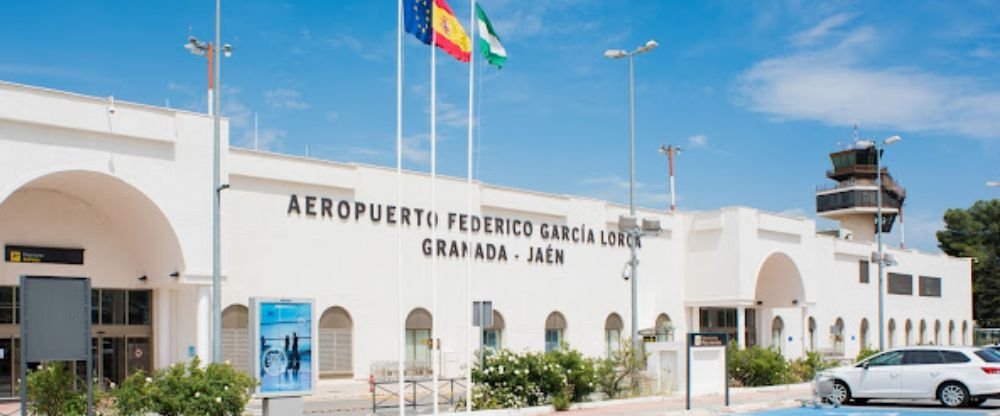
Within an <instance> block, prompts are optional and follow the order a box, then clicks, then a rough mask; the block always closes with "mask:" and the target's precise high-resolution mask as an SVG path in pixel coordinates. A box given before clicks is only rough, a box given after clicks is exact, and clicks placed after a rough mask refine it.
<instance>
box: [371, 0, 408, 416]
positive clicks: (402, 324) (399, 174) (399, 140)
mask: <svg viewBox="0 0 1000 416" xmlns="http://www.w3.org/2000/svg"><path fill="white" fill-rule="evenodd" d="M397 3H398V5H397V6H398V8H397V10H396V12H397V17H396V206H397V207H401V206H403V0H397ZM396 320H397V322H396V324H397V325H398V327H397V329H398V330H397V332H396V336H397V339H396V341H397V344H396V346H397V347H398V348H399V367H398V369H397V371H398V373H397V374H398V375H399V380H398V383H397V387H398V388H399V395H398V396H399V416H403V415H404V414H405V413H406V399H405V396H404V390H405V388H406V386H405V384H404V383H403V379H404V378H405V375H406V374H405V372H406V366H405V361H406V345H405V344H406V335H405V334H406V318H405V317H404V316H403V230H402V226H401V225H399V224H397V225H396ZM374 387H375V386H372V388H374ZM414 400H416V399H414Z"/></svg>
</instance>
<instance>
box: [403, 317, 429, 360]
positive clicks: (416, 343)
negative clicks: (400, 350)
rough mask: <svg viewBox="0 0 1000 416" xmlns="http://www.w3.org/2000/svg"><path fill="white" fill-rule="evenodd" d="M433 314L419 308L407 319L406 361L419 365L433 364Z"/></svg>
mask: <svg viewBox="0 0 1000 416" xmlns="http://www.w3.org/2000/svg"><path fill="white" fill-rule="evenodd" d="M431 323H432V320H431V314H430V312H427V310H426V309H423V308H417V309H414V310H413V311H411V312H410V314H409V315H407V317H406V361H407V362H409V363H413V364H418V365H430V363H431Z"/></svg>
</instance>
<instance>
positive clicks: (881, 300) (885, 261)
mask: <svg viewBox="0 0 1000 416" xmlns="http://www.w3.org/2000/svg"><path fill="white" fill-rule="evenodd" d="M900 140H903V138H901V137H899V136H891V137H888V138H886V139H884V140H882V142H881V143H880V142H876V141H874V140H859V141H858V143H857V144H858V146H859V147H861V148H863V149H867V148H874V149H875V175H876V178H877V179H876V180H877V181H878V184H877V186H878V193H877V202H876V204H877V206H878V208H877V213H876V214H875V215H876V217H875V221H876V225H875V227H876V229H875V232H876V234H877V235H878V254H877V256H873V257H874V259H875V261H877V262H878V348H879V350H882V351H885V268H886V266H892V265H895V264H896V262H895V261H894V260H892V259H891V257H887V256H886V255H885V253H883V252H882V151H883V150H884V148H885V146H888V145H891V144H893V143H896V142H898V141H900Z"/></svg>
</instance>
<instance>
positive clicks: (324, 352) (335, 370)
mask: <svg viewBox="0 0 1000 416" xmlns="http://www.w3.org/2000/svg"><path fill="white" fill-rule="evenodd" d="M353 330H354V321H353V320H352V319H351V315H350V314H349V313H347V310H346V309H344V308H341V307H339V306H333V307H330V308H327V309H326V310H325V311H323V315H321V316H320V318H319V375H320V377H351V376H353V374H354V361H353V357H354V343H353V339H354V337H353Z"/></svg>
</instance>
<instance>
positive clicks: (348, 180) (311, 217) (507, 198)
mask: <svg viewBox="0 0 1000 416" xmlns="http://www.w3.org/2000/svg"><path fill="white" fill-rule="evenodd" d="M212 131H213V123H212V119H211V118H210V117H207V116H205V115H204V114H194V113H189V112H184V111H178V110H174V109H167V108H159V107H151V106H145V105H137V104H131V103H125V102H118V101H114V100H111V99H106V98H95V97H87V96H80V95H75V94H71V93H65V92H59V91H51V90H46V89H40V88H35V87H28V86H23V85H15V84H9V83H0V244H3V245H4V248H5V250H4V256H5V258H4V260H3V262H0V350H2V351H4V352H5V353H2V354H0V397H2V396H10V395H13V394H14V393H15V392H13V391H11V389H12V388H13V386H14V383H13V381H14V380H15V377H16V374H17V373H16V371H17V368H18V365H19V363H18V362H17V357H18V354H16V353H15V352H16V351H17V348H18V346H19V339H18V337H19V316H18V313H17V308H18V306H19V305H18V302H19V292H18V288H17V285H18V279H19V277H20V276H23V275H24V276H67V277H81V276H82V277H89V278H91V279H92V285H93V288H94V290H93V294H94V303H93V306H94V309H95V310H94V313H93V316H92V323H93V337H94V338H93V339H94V345H95V351H96V352H97V354H96V356H95V358H96V360H97V361H96V362H97V367H96V368H97V371H98V373H99V375H100V376H101V377H103V378H105V379H108V380H119V379H121V378H122V377H123V376H124V375H125V374H127V372H128V371H130V370H132V369H135V368H144V369H151V368H159V367H163V366H166V365H169V364H171V363H174V362H178V361H184V360H188V359H189V358H190V357H193V356H195V355H198V356H201V357H202V358H207V357H210V356H211V343H212V340H211V274H212V273H211V270H212V256H211V253H212V189H211V184H212V154H213V152H212ZM227 137H228V126H227V124H226V123H225V121H224V123H223V150H222V152H221V157H222V177H223V183H224V184H228V185H229V186H228V188H227V189H224V190H222V191H221V192H222V194H221V195H222V196H221V204H222V216H221V218H222V253H223V256H222V275H223V284H222V299H223V308H224V310H223V315H222V327H223V339H222V342H223V349H224V356H225V357H226V358H227V359H229V360H231V361H232V362H233V363H235V364H236V365H238V366H242V367H245V366H247V365H248V360H249V359H248V356H249V352H248V347H249V343H250V341H249V336H248V330H247V327H248V309H247V306H248V299H249V298H250V297H255V296H269V297H287V298H311V299H314V300H315V306H316V312H315V313H316V317H317V319H315V323H316V326H317V328H316V330H315V331H314V333H317V334H318V335H319V337H318V339H317V340H313V345H315V348H316V349H318V351H316V352H314V356H316V357H318V361H319V362H318V369H319V372H320V376H321V377H353V378H367V377H368V375H369V373H370V372H371V371H372V370H373V368H376V367H378V366H380V365H387V366H388V365H394V364H392V363H395V362H397V360H398V355H399V340H400V338H401V336H400V329H401V328H400V327H401V326H402V325H404V324H405V337H402V338H404V342H405V343H406V362H407V364H408V365H409V366H410V367H411V368H414V369H417V368H420V367H421V366H422V365H425V364H427V363H428V362H429V361H430V360H431V356H432V354H431V352H430V350H429V348H428V346H427V345H428V344H427V343H426V342H424V341H425V340H426V339H427V338H428V337H429V336H430V333H431V329H432V325H436V326H437V328H434V333H435V336H436V337H437V338H438V339H439V340H440V344H439V345H440V360H441V364H442V369H443V370H442V371H444V372H445V373H446V374H451V375H454V376H460V375H461V374H462V372H461V370H460V369H461V368H462V366H464V365H465V361H466V359H465V357H466V351H467V331H468V330H469V329H468V328H469V325H468V317H467V316H468V310H469V308H470V305H469V303H468V302H469V298H468V297H467V293H471V297H472V299H475V300H490V301H492V302H493V307H494V310H495V313H494V325H493V327H492V328H489V329H488V330H487V331H486V334H487V335H486V343H487V344H488V345H490V346H492V347H503V348H509V349H513V350H524V349H530V350H545V349H546V348H552V347H553V346H554V345H558V344H559V342H562V341H565V342H568V343H569V344H570V345H571V346H573V347H574V348H577V349H579V350H581V351H582V352H584V353H585V354H587V355H592V356H599V355H603V354H605V353H606V352H607V350H608V349H609V348H613V347H614V346H615V345H617V343H618V339H619V336H622V335H627V334H628V333H630V328H629V324H628V323H629V322H631V318H630V289H629V282H626V281H624V280H623V279H622V274H623V266H624V265H625V263H626V261H627V260H628V258H629V247H628V245H629V244H631V243H632V240H631V239H630V238H628V237H626V236H625V235H624V234H622V233H620V232H619V231H618V218H619V216H620V215H622V214H626V213H627V211H628V209H627V207H624V206H621V205H618V204H613V203H609V202H607V201H600V200H594V199H589V198H582V197H574V196H566V195H553V194H545V193H540V192H534V191H528V190H519V189H510V188H505V187H501V186H495V185H490V184H485V183H479V182H473V183H472V185H471V186H469V185H467V183H466V181H465V180H464V179H456V178H438V179H437V181H436V189H437V191H436V194H437V198H436V201H432V199H431V192H430V189H431V181H430V178H429V176H428V175H426V174H423V173H414V172H406V173H404V174H403V175H402V177H401V178H400V177H399V176H397V173H396V171H395V169H392V168H383V167H376V166H366V165H359V164H354V163H340V162H330V161H323V160H314V159H308V158H302V157H296V156H288V155H280V154H273V153H266V152H258V151H252V150H247V149H239V148H234V147H230V146H229V145H228V144H226V143H228V140H227ZM865 155H866V154H865V153H864V152H862V151H860V150H859V151H847V152H846V153H845V152H841V153H840V154H834V155H831V157H832V158H833V161H834V170H833V171H831V172H828V174H827V176H828V177H829V178H830V179H833V180H835V181H837V184H836V185H835V186H832V187H830V188H829V189H822V190H820V191H818V192H817V209H818V210H819V211H820V214H822V215H826V216H829V217H830V218H834V219H838V220H840V221H841V224H842V228H844V229H845V230H847V231H848V232H839V233H833V235H828V234H824V233H817V231H816V225H815V222H814V221H812V220H809V219H804V218H794V217H788V216H783V215H779V214H774V213H767V212H761V211H758V210H756V209H753V208H747V207H729V208H722V209H720V210H717V211H709V212H676V213H673V212H670V211H665V210H652V209H640V210H639V211H638V217H640V218H652V219H658V220H659V221H660V224H661V226H662V228H663V231H662V232H660V233H659V234H658V235H655V236H646V237H643V238H642V239H641V241H639V248H638V252H639V258H640V260H641V266H640V268H639V302H638V317H637V318H638V322H639V328H640V329H641V330H642V331H641V333H642V334H643V335H644V337H645V338H646V339H647V340H648V341H649V342H656V343H663V344H667V345H669V344H680V343H683V342H684V337H683V334H684V333H686V332H689V331H695V330H711V331H723V332H727V333H730V334H732V335H733V336H736V337H737V338H738V339H739V343H740V344H742V345H750V344H756V345H765V346H774V347H775V348H777V349H779V350H780V351H782V353H783V354H785V355H786V356H788V357H798V356H800V355H802V354H803V353H804V351H810V350H815V351H821V352H823V353H824V354H827V355H830V356H841V357H853V356H854V355H855V354H856V353H857V352H858V350H859V349H860V348H861V347H862V346H865V345H869V346H876V347H877V345H878V314H877V299H878V275H877V268H876V265H875V264H874V263H871V262H870V260H871V254H872V252H873V251H875V250H876V247H875V244H874V243H873V242H872V235H873V233H874V220H873V219H874V208H872V207H873V205H872V202H873V201H874V200H873V199H872V197H873V196H874V195H875V192H878V188H877V187H875V186H873V183H872V182H871V181H870V180H868V178H869V176H870V175H869V174H874V170H872V169H871V167H870V166H869V165H868V164H867V162H866V161H865V160H864V158H865ZM821 173H822V170H821V167H817V170H816V175H817V177H819V175H820V174H821ZM802 174H812V173H811V172H803V173H802ZM397 181H401V183H402V187H401V189H402V194H401V195H397V189H398V188H397ZM817 182H819V180H818V181H817ZM888 184H889V187H890V188H891V186H892V185H894V183H892V181H888ZM884 192H886V195H887V201H889V203H887V204H886V207H887V208H886V212H887V216H886V219H887V220H890V219H891V218H892V217H893V213H894V212H895V210H896V209H898V207H899V205H895V206H892V201H895V202H898V203H899V204H901V203H902V197H903V196H905V191H902V189H901V188H898V187H897V188H891V189H889V188H884ZM470 197H471V200H472V204H471V215H468V211H467V210H468V204H469V203H468V201H469V198H470ZM435 221H436V224H437V227H436V229H434V228H432V227H431V224H432V223H433V222H435ZM888 223H889V226H891V221H888ZM397 233H398V235H399V240H397ZM467 233H470V234H471V239H470V241H469V242H468V243H467V242H466V234H467ZM397 241H399V243H398V245H397ZM397 250H398V251H397ZM888 252H889V253H890V254H891V255H892V256H893V257H894V260H895V262H896V263H897V264H896V265H894V266H892V267H890V268H889V269H888V272H889V273H888V278H887V290H888V294H887V295H886V296H885V308H886V309H885V319H886V328H887V332H886V334H887V339H888V341H887V343H888V344H889V345H891V346H901V345H909V344H921V343H923V344H927V343H934V344H949V345H950V344H968V343H970V342H971V333H972V325H973V322H972V296H971V291H972V288H971V264H970V261H969V259H960V258H951V257H947V256H944V255H940V254H927V253H920V252H916V251H912V250H895V249H891V250H888ZM432 256H437V261H436V262H435V263H436V266H434V267H435V269H436V270H435V273H433V274H432V265H431V263H432V261H431V259H432ZM66 258H69V259H70V260H73V261H60V260H66ZM397 258H399V259H400V260H399V261H397ZM77 260H78V261H77ZM470 260H471V261H470ZM467 267H469V270H470V274H471V279H470V280H466V276H467V274H466V270H467V269H466V268H467ZM400 269H401V270H402V279H401V282H402V287H401V289H402V290H399V289H400V285H399V283H398V282H399V281H400V280H398V279H397V271H398V270H400ZM432 283H435V285H432ZM467 283H468V284H470V285H471V286H467ZM399 293H402V296H401V297H400V296H399ZM435 298H436V306H437V307H436V308H434V304H435Z"/></svg>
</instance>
